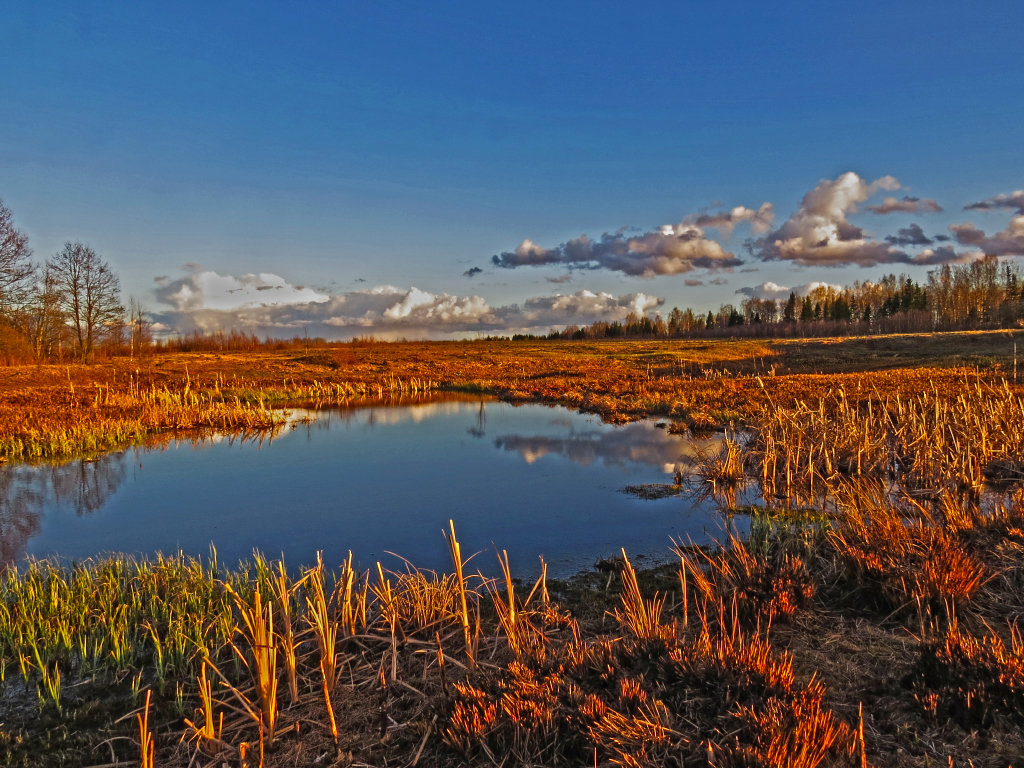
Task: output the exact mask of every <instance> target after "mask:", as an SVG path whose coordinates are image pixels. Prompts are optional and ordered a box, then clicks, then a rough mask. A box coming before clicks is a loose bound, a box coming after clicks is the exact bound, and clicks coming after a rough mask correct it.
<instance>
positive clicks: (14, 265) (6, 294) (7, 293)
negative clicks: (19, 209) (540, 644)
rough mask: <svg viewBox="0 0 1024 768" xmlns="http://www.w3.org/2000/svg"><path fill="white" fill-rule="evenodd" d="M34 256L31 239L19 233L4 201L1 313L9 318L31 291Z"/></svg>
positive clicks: (0, 207)
mask: <svg viewBox="0 0 1024 768" xmlns="http://www.w3.org/2000/svg"><path fill="white" fill-rule="evenodd" d="M31 256H32V251H31V250H30V249H29V247H28V237H26V236H25V235H24V234H22V233H21V232H19V231H18V230H17V229H15V227H14V222H13V221H12V219H11V212H10V210H9V209H8V208H7V206H5V205H4V202H3V200H0V313H3V314H4V315H6V316H10V314H11V311H12V309H16V308H17V307H19V306H21V304H23V303H24V301H25V299H26V297H27V296H28V293H29V291H30V290H31V279H32V272H33V269H32V263H31V262H30V261H29V258H31Z"/></svg>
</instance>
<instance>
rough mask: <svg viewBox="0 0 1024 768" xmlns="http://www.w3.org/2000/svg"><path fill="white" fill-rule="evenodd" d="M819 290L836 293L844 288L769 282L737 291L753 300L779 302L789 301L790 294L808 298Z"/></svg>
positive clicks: (818, 283) (815, 282)
mask: <svg viewBox="0 0 1024 768" xmlns="http://www.w3.org/2000/svg"><path fill="white" fill-rule="evenodd" d="M817 288H832V289H833V290H836V291H840V290H842V286H839V285H832V284H830V283H823V282H821V281H819V280H815V281H814V282H810V283H804V284H803V285H794V286H792V287H789V286H785V285H779V284H778V283H773V282H771V281H768V282H765V283H761V284H760V285H754V286H749V287H745V288H738V289H736V293H738V294H740V295H742V296H747V297H749V298H752V299H774V300H776V301H777V300H779V299H788V298H789V294H791V293H793V294H796V295H797V296H807V295H808V294H810V293H811V291H814V290H815V289H817Z"/></svg>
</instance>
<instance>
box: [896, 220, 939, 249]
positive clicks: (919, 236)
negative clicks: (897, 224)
mask: <svg viewBox="0 0 1024 768" xmlns="http://www.w3.org/2000/svg"><path fill="white" fill-rule="evenodd" d="M885 242H887V243H890V244H892V245H931V244H932V243H933V242H934V241H933V240H932V239H931V238H930V237H928V236H927V235H926V234H925V233H924V230H923V229H921V227H920V226H918V225H917V224H911V225H910V226H909V227H903V228H902V229H900V230H899V231H898V232H897V233H896V234H895V235H889V236H888V237H886V238H885Z"/></svg>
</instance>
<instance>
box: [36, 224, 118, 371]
mask: <svg viewBox="0 0 1024 768" xmlns="http://www.w3.org/2000/svg"><path fill="white" fill-rule="evenodd" d="M47 267H48V268H49V270H50V272H51V274H52V276H53V280H54V285H55V288H56V292H57V296H58V303H59V305H60V308H61V309H62V310H63V312H64V313H65V315H66V316H67V318H68V323H70V325H71V329H72V331H73V332H74V334H75V339H76V341H77V343H78V354H79V356H80V357H81V358H82V359H83V360H85V361H87V362H88V361H89V360H91V359H92V354H93V350H94V349H95V347H96V344H97V343H99V342H100V341H102V340H103V339H104V338H105V337H106V336H107V335H108V334H109V333H110V332H111V331H115V330H119V329H120V327H121V321H122V318H123V316H124V307H122V306H121V301H120V293H121V284H120V281H119V280H118V279H117V275H115V274H114V273H113V272H112V271H111V269H110V267H109V266H108V265H107V263H106V262H105V261H103V259H101V258H100V257H99V256H98V255H97V254H96V251H94V250H93V249H92V248H90V247H89V246H87V245H83V244H82V243H65V244H64V250H62V251H61V252H60V253H58V254H57V255H56V256H54V257H53V259H51V260H50V261H49V262H48V263H47Z"/></svg>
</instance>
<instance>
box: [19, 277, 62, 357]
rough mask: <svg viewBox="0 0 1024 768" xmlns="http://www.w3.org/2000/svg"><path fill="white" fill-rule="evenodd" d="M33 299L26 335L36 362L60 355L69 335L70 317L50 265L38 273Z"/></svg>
mask: <svg viewBox="0 0 1024 768" xmlns="http://www.w3.org/2000/svg"><path fill="white" fill-rule="evenodd" d="M37 277H38V279H37V280H36V285H35V287H34V288H33V291H32V298H31V300H30V301H29V303H28V306H27V308H26V310H25V313H24V315H25V321H24V325H25V333H26V335H27V336H28V338H29V341H31V343H32V350H33V352H34V353H35V356H36V359H37V360H43V359H45V358H48V357H52V356H54V355H55V354H57V353H58V352H59V351H60V349H61V346H62V344H63V339H64V337H66V336H67V332H68V325H67V318H66V317H65V315H64V312H63V310H62V309H61V306H60V296H59V295H58V293H57V286H56V281H55V280H54V275H53V271H52V270H51V269H50V267H49V265H46V266H44V267H43V268H42V271H41V272H40V273H39V274H38V276H37Z"/></svg>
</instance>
